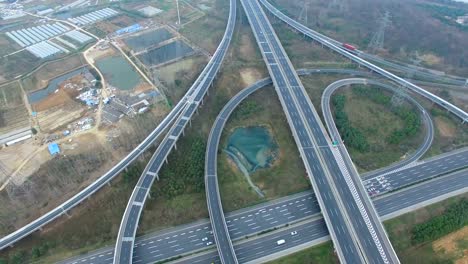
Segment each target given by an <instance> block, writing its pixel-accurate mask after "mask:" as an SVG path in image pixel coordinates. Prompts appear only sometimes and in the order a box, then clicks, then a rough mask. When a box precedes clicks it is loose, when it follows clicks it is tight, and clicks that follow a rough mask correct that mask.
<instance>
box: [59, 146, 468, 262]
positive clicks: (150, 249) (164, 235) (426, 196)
mask: <svg viewBox="0 0 468 264" xmlns="http://www.w3.org/2000/svg"><path fill="white" fill-rule="evenodd" d="M464 155H465V158H468V154H466V153H465V154H464ZM467 176H468V171H467V170H466V169H465V170H462V171H459V172H454V173H451V174H449V175H446V176H442V177H439V178H436V179H433V180H430V181H426V182H423V183H420V184H418V185H415V186H411V187H409V188H405V189H403V190H401V191H397V192H394V193H389V194H386V195H384V196H380V197H376V198H374V199H373V202H374V204H375V206H376V208H377V210H378V212H379V215H381V216H383V219H384V220H386V219H389V218H392V217H396V216H398V215H400V214H402V213H405V212H407V211H411V210H414V209H415V208H419V207H420V206H422V205H427V204H430V203H433V202H436V201H438V200H439V199H445V198H447V195H448V196H450V195H454V194H457V193H463V192H466V190H467V189H468V177H467ZM431 199H432V201H431ZM319 213H320V208H319V206H318V203H317V201H316V199H315V197H314V195H313V193H312V192H310V191H307V192H304V193H299V194H295V195H291V196H288V197H284V198H281V199H278V200H274V201H271V202H267V203H263V204H260V205H257V206H253V207H250V208H245V209H241V210H238V211H236V212H233V213H229V214H227V216H226V222H227V223H228V227H229V231H230V233H231V234H232V239H233V240H234V241H236V240H241V239H242V238H244V237H245V236H251V237H252V238H253V239H254V240H256V241H257V242H259V241H262V240H261V239H262V237H261V236H259V237H257V236H255V234H259V233H261V232H262V231H266V230H272V229H273V228H275V227H276V228H278V227H283V228H281V229H279V230H291V229H292V230H294V228H288V227H286V225H287V224H290V225H291V224H294V223H296V224H301V223H302V222H303V221H308V220H310V219H313V218H318V216H319ZM210 226H211V225H210V222H209V221H208V220H204V221H199V222H195V223H192V224H189V225H185V226H180V227H178V228H177V229H170V230H167V231H161V232H158V233H155V234H151V235H148V236H145V237H142V238H139V239H137V242H136V244H135V246H136V248H135V255H134V257H133V260H134V263H153V262H156V261H162V260H165V259H170V258H174V257H177V256H179V255H187V254H191V253H193V252H198V251H202V250H204V249H205V250H206V249H208V248H210V247H211V248H213V246H206V243H205V241H202V240H203V239H204V238H205V237H206V238H208V241H213V240H214V238H213V235H212V234H211V231H212V230H211V227H210ZM322 229H323V231H325V232H324V233H323V235H322V236H321V237H323V236H326V235H327V234H328V232H327V231H326V227H325V226H322ZM290 232H291V231H289V232H285V234H287V235H286V236H282V237H285V238H288V237H289V236H290ZM271 233H274V232H271ZM267 234H269V233H267ZM299 238H300V239H301V241H302V242H301V243H308V242H311V241H313V240H315V239H316V238H311V237H308V236H306V234H304V233H302V232H298V234H297V239H299ZM258 239H260V240H258ZM274 242H276V241H273V243H272V244H271V243H270V244H267V245H266V247H270V248H274V246H275V245H276V244H275V243H274ZM289 242H290V241H289V240H288V243H286V244H285V247H286V248H289V247H291V246H292V245H291V244H290V243H289ZM236 244H237V243H235V246H234V247H236ZM286 248H284V249H286ZM284 249H283V250H284ZM236 252H237V253H239V251H237V250H236ZM270 252H271V250H270ZM112 254H113V248H105V249H102V250H99V251H97V252H95V253H91V254H88V255H86V256H79V257H76V258H73V259H69V260H66V261H63V262H61V263H68V264H73V263H75V264H76V263H84V264H90V263H94V264H109V263H112ZM207 254H209V255H213V256H216V255H217V252H214V253H207ZM254 255H255V254H254ZM263 255H264V256H266V255H267V252H265V253H264V254H263ZM255 256H256V257H257V258H259V257H261V256H258V255H255ZM194 258H197V257H196V256H190V257H188V258H187V259H184V261H192V260H193V259H194ZM239 261H240V260H239ZM241 262H244V261H241ZM187 263H188V262H187Z"/></svg>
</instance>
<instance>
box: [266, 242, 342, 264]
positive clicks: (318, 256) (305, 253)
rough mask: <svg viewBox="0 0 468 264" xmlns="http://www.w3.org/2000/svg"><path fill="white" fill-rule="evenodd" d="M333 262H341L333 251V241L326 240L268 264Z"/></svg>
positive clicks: (322, 263) (326, 263) (330, 263)
mask: <svg viewBox="0 0 468 264" xmlns="http://www.w3.org/2000/svg"><path fill="white" fill-rule="evenodd" d="M313 263H320V264H332V263H339V261H338V258H337V257H336V255H335V254H334V253H333V244H332V242H331V241H328V242H325V243H323V244H320V245H318V246H314V247H311V248H308V249H305V250H302V251H299V252H297V253H294V254H291V255H289V256H286V257H283V258H280V259H277V260H273V261H270V262H268V264H313Z"/></svg>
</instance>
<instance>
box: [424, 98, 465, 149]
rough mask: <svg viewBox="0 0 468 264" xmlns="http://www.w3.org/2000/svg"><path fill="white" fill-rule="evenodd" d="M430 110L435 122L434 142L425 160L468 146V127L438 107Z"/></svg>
mask: <svg viewBox="0 0 468 264" xmlns="http://www.w3.org/2000/svg"><path fill="white" fill-rule="evenodd" d="M426 109H429V112H430V113H431V116H432V119H433V121H434V142H433V143H432V145H431V147H430V148H429V150H428V151H427V153H426V154H425V155H424V158H428V157H432V156H436V155H439V154H442V153H445V152H449V151H451V150H454V149H457V148H462V147H464V146H468V129H467V127H468V125H467V124H462V123H461V122H460V120H459V119H458V118H455V117H454V116H453V115H452V114H450V113H448V112H447V111H445V110H442V109H440V108H439V107H438V106H435V105H434V106H430V107H427V108H426Z"/></svg>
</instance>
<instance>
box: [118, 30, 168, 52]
mask: <svg viewBox="0 0 468 264" xmlns="http://www.w3.org/2000/svg"><path fill="white" fill-rule="evenodd" d="M170 38H172V34H171V33H170V32H169V31H168V30H167V29H165V28H160V29H157V30H154V31H151V32H147V33H144V34H141V35H138V36H135V37H131V38H128V39H126V40H125V43H126V44H127V45H128V46H129V47H130V48H132V50H134V51H141V50H144V49H146V48H147V47H150V46H156V45H158V44H159V43H161V42H163V41H166V40H168V39H170Z"/></svg>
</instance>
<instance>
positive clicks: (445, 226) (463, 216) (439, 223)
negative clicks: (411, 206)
mask: <svg viewBox="0 0 468 264" xmlns="http://www.w3.org/2000/svg"><path fill="white" fill-rule="evenodd" d="M467 207H468V200H466V199H462V200H460V201H459V202H457V203H455V204H452V205H450V206H449V207H448V208H447V209H446V210H445V212H444V214H443V215H440V216H437V217H434V218H433V219H431V220H429V221H426V222H424V223H420V224H417V225H415V226H414V227H413V229H412V232H411V233H412V235H413V236H412V241H413V243H414V244H420V243H424V242H427V241H432V240H435V239H438V238H440V237H442V236H443V235H446V234H447V233H450V232H453V231H454V230H456V229H459V228H461V227H463V226H465V225H467V224H468V208H467Z"/></svg>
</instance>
